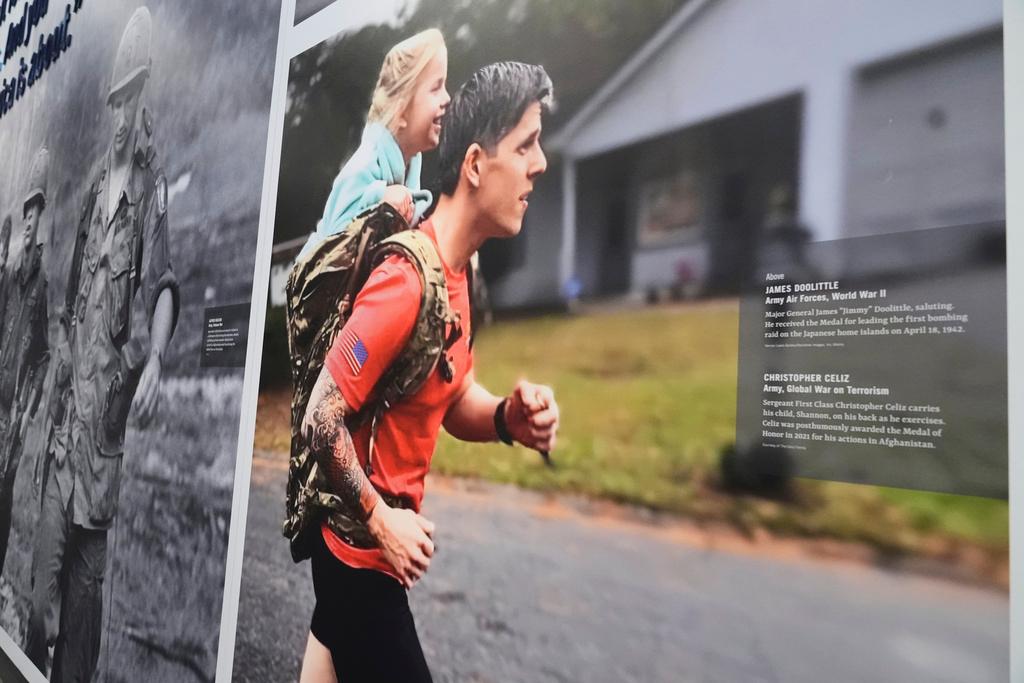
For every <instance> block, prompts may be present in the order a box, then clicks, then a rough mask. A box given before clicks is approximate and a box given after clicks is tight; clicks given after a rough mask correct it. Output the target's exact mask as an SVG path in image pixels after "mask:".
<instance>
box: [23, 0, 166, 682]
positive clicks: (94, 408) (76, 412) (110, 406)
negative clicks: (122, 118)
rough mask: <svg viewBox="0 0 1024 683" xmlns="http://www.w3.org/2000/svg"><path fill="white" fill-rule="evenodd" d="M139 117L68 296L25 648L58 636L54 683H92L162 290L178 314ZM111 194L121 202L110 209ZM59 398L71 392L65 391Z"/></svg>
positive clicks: (133, 64)
mask: <svg viewBox="0 0 1024 683" xmlns="http://www.w3.org/2000/svg"><path fill="white" fill-rule="evenodd" d="M149 35H150V19H149V12H148V10H146V9H145V8H141V9H140V10H137V11H136V13H135V14H134V15H133V16H132V18H131V19H129V22H128V26H127V27H126V29H125V32H124V35H123V36H122V39H121V45H120V47H119V49H118V61H117V64H115V71H114V75H115V78H114V80H113V81H112V83H113V84H112V87H111V96H113V94H114V93H115V92H116V91H117V90H119V89H120V88H123V87H125V84H128V85H132V83H133V80H132V79H137V78H140V77H141V78H144V77H145V76H146V75H148V68H149V67H148V43H149ZM140 48H144V49H140ZM126 62H127V63H126ZM139 63H141V64H143V65H144V66H143V67H139V66H138V64H139ZM140 73H141V76H140ZM139 113H140V119H141V124H140V125H139V127H138V128H137V132H136V138H135V140H134V141H133V142H131V143H130V144H133V151H132V157H131V162H130V167H129V170H128V173H127V176H126V179H125V182H124V186H123V187H121V188H118V187H114V186H113V185H112V183H111V176H112V173H111V170H112V166H111V164H112V155H113V150H111V151H110V152H109V153H108V154H107V155H106V156H105V157H104V158H103V159H101V160H100V161H99V163H97V164H96V165H95V167H94V168H93V170H92V172H91V174H90V179H91V182H90V185H89V188H88V191H87V192H86V196H85V200H84V202H83V205H82V212H81V219H80V222H79V227H78V233H77V237H76V242H75V250H74V256H73V259H72V267H71V273H70V276H69V279H68V289H67V294H66V298H65V311H66V316H67V326H68V337H69V344H68V346H69V349H70V359H71V363H70V375H69V377H68V383H67V384H68V385H69V386H70V397H71V400H70V405H69V407H68V411H69V412H68V414H67V415H66V416H65V417H64V424H66V425H67V427H68V446H67V455H66V457H61V456H62V455H63V453H61V452H60V450H59V449H58V452H57V454H56V455H57V457H55V458H54V459H53V462H51V463H50V466H49V467H48V468H47V470H48V472H47V476H46V482H45V485H44V489H43V500H42V512H41V516H40V523H39V534H38V535H37V537H36V538H37V545H36V551H35V555H36V557H35V562H34V564H35V568H34V572H33V574H34V576H33V582H34V586H33V616H32V618H31V619H30V624H29V630H30V635H29V643H28V646H27V647H26V650H27V652H28V654H29V656H30V657H31V658H32V659H33V661H35V662H36V663H37V665H39V664H40V663H41V661H45V653H46V643H47V642H52V641H54V639H55V651H54V657H53V671H52V673H51V680H55V681H61V680H85V681H88V680H90V679H91V676H92V673H93V672H94V670H95V668H96V662H97V658H98V655H99V646H100V635H101V626H102V589H103V576H104V570H105V568H106V549H107V530H108V529H109V528H110V526H111V525H112V523H113V520H114V517H115V515H116V513H117V504H118V492H119V488H120V481H121V459H122V454H123V450H124V435H125V428H126V424H127V420H128V411H129V408H130V407H131V404H132V400H133V398H134V396H135V390H136V388H137V386H138V381H139V378H140V376H141V374H142V371H143V369H144V366H145V364H146V361H147V359H148V356H149V348H150V338H149V333H150V325H151V323H152V316H153V314H154V312H155V308H156V304H157V300H158V298H159V296H160V294H161V293H162V292H163V291H164V290H167V291H170V292H171V294H172V297H171V298H172V301H173V310H174V313H173V318H174V319H175V320H176V318H177V310H178V286H177V281H176V279H175V277H174V273H173V271H172V270H171V264H170V258H169V250H168V242H167V214H166V210H167V184H166V181H165V179H164V176H163V174H162V173H161V171H160V169H159V167H158V165H157V161H156V153H155V151H154V149H153V147H152V144H151V135H152V131H153V124H152V121H151V119H150V118H149V115H148V113H147V112H146V111H145V109H142V110H141V111H140V112H139ZM110 193H116V195H117V201H116V204H114V206H115V209H114V210H113V212H112V213H108V208H107V207H108V206H110V205H111V201H110V200H111V199H112V197H111V194H110ZM172 328H173V322H172ZM54 393H55V395H61V394H65V395H66V394H67V390H66V388H65V387H58V388H57V389H56V390H55V392H54ZM58 605H59V606H60V614H59V626H58V623H57V622H58V615H57V606H58Z"/></svg>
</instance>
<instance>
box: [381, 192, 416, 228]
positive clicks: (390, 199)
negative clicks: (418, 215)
mask: <svg viewBox="0 0 1024 683" xmlns="http://www.w3.org/2000/svg"><path fill="white" fill-rule="evenodd" d="M381 201H384V202H387V203H388V204H390V205H391V206H393V207H395V211H397V212H398V213H400V214H402V217H403V218H405V222H406V223H408V222H410V221H412V216H413V208H414V207H413V204H412V193H411V192H409V188H407V187H406V186H405V185H388V186H387V187H386V188H384V196H383V197H382V198H381Z"/></svg>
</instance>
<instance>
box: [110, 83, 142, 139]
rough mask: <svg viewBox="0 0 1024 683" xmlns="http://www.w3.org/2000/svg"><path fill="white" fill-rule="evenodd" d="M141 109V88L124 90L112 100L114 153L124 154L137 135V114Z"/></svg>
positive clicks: (115, 94)
mask: <svg viewBox="0 0 1024 683" xmlns="http://www.w3.org/2000/svg"><path fill="white" fill-rule="evenodd" d="M138 108H139V88H136V87H128V88H122V89H121V90H120V91H119V92H117V93H114V96H113V97H112V98H111V99H110V110H111V113H113V115H114V153H115V154H118V155H120V154H122V153H123V152H124V150H125V147H126V146H127V145H128V144H129V143H130V142H131V140H132V138H133V137H134V135H135V120H136V119H135V114H136V112H137V111H138Z"/></svg>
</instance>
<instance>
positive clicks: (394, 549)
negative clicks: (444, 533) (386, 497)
mask: <svg viewBox="0 0 1024 683" xmlns="http://www.w3.org/2000/svg"><path fill="white" fill-rule="evenodd" d="M367 527H368V528H369V530H370V533H371V534H373V537H374V538H375V539H377V542H378V543H379V544H380V549H381V552H383V553H384V559H386V560H387V561H388V562H389V563H390V564H391V566H392V567H394V569H395V572H396V573H397V574H398V578H399V580H401V582H402V585H403V586H405V587H406V588H412V586H413V584H414V583H416V582H417V581H418V580H419V579H420V577H422V576H423V574H424V573H425V572H426V571H427V567H429V566H430V558H431V557H432V556H433V555H434V541H433V540H432V538H433V535H434V523H433V522H431V521H430V520H428V519H426V518H425V517H422V516H421V515H418V514H416V513H415V512H413V511H412V510H403V509H401V508H393V507H390V506H388V504H387V503H385V502H384V501H383V500H380V501H377V505H376V506H374V508H373V512H371V513H370V519H369V520H368V521H367Z"/></svg>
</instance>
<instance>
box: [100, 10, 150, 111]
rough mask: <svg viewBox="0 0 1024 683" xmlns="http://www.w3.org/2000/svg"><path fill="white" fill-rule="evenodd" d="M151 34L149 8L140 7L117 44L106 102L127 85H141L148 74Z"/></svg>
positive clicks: (108, 102)
mask: <svg viewBox="0 0 1024 683" xmlns="http://www.w3.org/2000/svg"><path fill="white" fill-rule="evenodd" d="M152 35H153V19H152V17H151V16H150V14H149V9H147V8H146V7H140V8H138V9H137V10H135V13H134V14H132V16H131V18H130V19H129V20H128V25H127V26H125V27H124V33H122V34H121V44H120V45H118V46H117V58H116V59H115V60H114V73H113V75H112V76H111V78H110V93H109V94H108V95H107V104H110V101H111V99H113V97H114V95H116V94H117V93H118V92H120V91H121V90H124V89H125V88H127V87H128V86H131V85H135V84H139V85H141V83H142V81H144V80H145V79H146V78H147V77H148V76H149V66H150V60H149V42H150V37H151V36H152Z"/></svg>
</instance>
